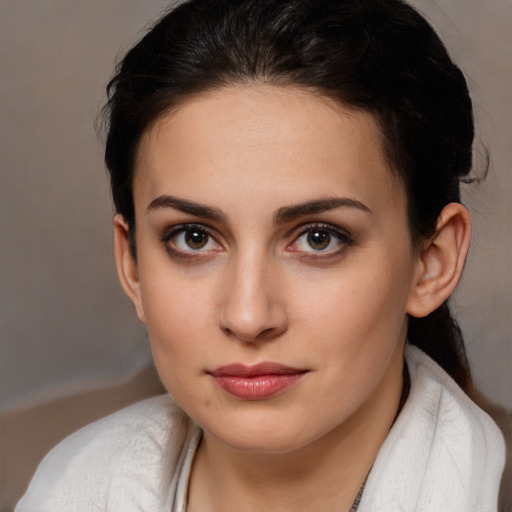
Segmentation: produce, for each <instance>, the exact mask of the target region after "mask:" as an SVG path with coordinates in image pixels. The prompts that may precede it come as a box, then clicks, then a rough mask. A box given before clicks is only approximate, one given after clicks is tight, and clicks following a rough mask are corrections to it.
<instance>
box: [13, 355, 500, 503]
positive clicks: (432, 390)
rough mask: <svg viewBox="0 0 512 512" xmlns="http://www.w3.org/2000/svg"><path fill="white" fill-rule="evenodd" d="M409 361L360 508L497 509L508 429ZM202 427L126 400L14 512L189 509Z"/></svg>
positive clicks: (160, 402)
mask: <svg viewBox="0 0 512 512" xmlns="http://www.w3.org/2000/svg"><path fill="white" fill-rule="evenodd" d="M406 361H407V365H408V369H409V373H410V377H411V387H410V392H409V397H408V399H407V401H406V403H405V405H404V407H403V409H402V411H401V413H400V415H399V417H398V418H397V420H396V422H395V423H394V425H393V427H392V429H391V430H390V432H389V434H388V436H387V438H386V440H385V442H384V444H383V445H382V447H381V449H380V451H379V454H378V456H377V458H376V460H375V462H374V464H373V467H372V470H371V472H370V474H369V476H368V480H367V482H366V487H365V490H364V493H363V497H362V500H361V503H360V505H359V509H358V510H359V511H360V512H412V511H414V512H496V510H497V497H498V490H499V485H500V480H501V475H502V472H503V468H504V463H505V443H504V440H503V436H502V434H501V432H500V431H499V429H498V427H497V426H496V424H495V423H494V421H493V420H492V419H491V418H490V417H489V416H487V414H486V413H485V412H483V411H482V410H481V409H479V408H478V407H477V406H476V405H475V404H474V403H473V402H472V401H471V400H470V399H469V398H468V397H467V396H466V395H465V394H464V393H463V391H462V390H461V389H460V388H459V387H458V386H457V385H456V384H455V382H454V381H453V380H452V379H451V378H450V377H449V376H448V375H447V374H446V373H445V372H444V371H443V370H442V369H441V368H440V367H439V366H438V365H437V364H436V363H435V362H434V361H432V359H430V358H429V357H428V356H427V355H426V354H424V353H423V352H421V351H420V350H418V349H417V348H415V347H410V346H409V347H407V349H406ZM199 435H200V432H199V429H198V427H196V426H195V425H193V423H192V422H191V421H190V420H189V419H188V418H187V417H186V415H185V414H184V413H183V411H181V409H180V408H179V407H178V406H177V405H176V404H175V403H174V402H173V400H172V399H171V398H170V397H169V396H167V395H162V396H158V397H155V398H150V399H148V400H144V401H143V402H139V403H138V404H135V405H133V406H130V407H127V408H126V409H123V410H121V411H119V412H117V413H114V414H112V415H110V416H108V417H106V418H103V419H101V420H99V421H97V422H95V423H93V424H91V425H89V426H87V427H85V428H83V429H82V430H80V431H78V432H76V433H75V434H73V435H71V436H70V437H68V438H67V439H65V440H64V441H63V442H62V443H60V444H59V445H58V446H57V447H55V448H54V449H53V450H52V451H51V452H50V453H49V454H48V455H47V456H46V458H45V459H44V460H43V462H42V463H41V465H40V466H39V469H38V470H37V472H36V474H35V476H34V478H33V480H32V482H31V484H30V486H29V489H28V491H27V493H26V495H25V496H24V497H23V498H22V500H21V501H20V502H19V503H18V505H17V507H16V509H15V512H141V511H143V512H164V511H165V512H185V507H186V490H187V485H188V479H189V474H190V466H191V463H192V460H193V456H194V453H195V449H196V446H197V440H198V439H199ZM340 485H341V484H340Z"/></svg>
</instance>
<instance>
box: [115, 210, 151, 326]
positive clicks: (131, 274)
mask: <svg viewBox="0 0 512 512" xmlns="http://www.w3.org/2000/svg"><path fill="white" fill-rule="evenodd" d="M130 242H131V240H130V229H129V227H128V223H127V222H126V221H125V220H124V217H123V216H122V215H120V214H118V215H116V216H115V217H114V256H115V261H116V268H117V276H118V277H119V281H120V282H121V286H122V287H123V290H124V291H125V293H126V295H128V297H129V298H130V300H131V301H132V302H133V305H134V306H135V310H136V311H137V315H138V317H139V319H140V321H141V322H144V323H145V322H146V318H145V315H144V309H143V307H142V301H141V293H140V281H139V271H138V268H137V262H136V261H135V258H134V256H133V254H132V249H131V243H130Z"/></svg>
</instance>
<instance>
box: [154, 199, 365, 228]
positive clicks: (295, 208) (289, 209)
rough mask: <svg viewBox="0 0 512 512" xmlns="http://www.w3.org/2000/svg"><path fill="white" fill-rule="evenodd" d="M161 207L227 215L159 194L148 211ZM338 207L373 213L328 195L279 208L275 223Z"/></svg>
mask: <svg viewBox="0 0 512 512" xmlns="http://www.w3.org/2000/svg"><path fill="white" fill-rule="evenodd" d="M160 208H173V209H174V210H178V211H180V212H183V213H188V214H190V215H194V216H196V217H203V218H206V219H212V220H216V221H221V222H226V221H227V216H226V214H225V213H223V212H222V210H219V209H218V208H214V207H212V206H207V205H205V204H201V203H196V202H195V201H188V200H186V199H180V198H178V197H174V196H170V195H162V196H159V197H157V198H155V199H153V201H151V203H149V205H148V208H147V209H148V211H152V210H158V209H160ZM336 208H355V209H357V210H361V211H363V212H366V213H370V214H371V213H372V212H371V210H370V208H368V206H366V205H365V204H364V203H362V202H361V201H358V200H357V199H352V198H349V197H327V198H322V199H314V200H312V201H307V202H305V203H299V204H295V205H291V206H283V207H282V208H279V210H277V212H276V213H275V215H274V223H275V224H284V223H286V222H291V221H292V220H294V219H297V218H299V217H305V216H306V215H312V214H315V213H322V212H327V211H329V210H334V209H336Z"/></svg>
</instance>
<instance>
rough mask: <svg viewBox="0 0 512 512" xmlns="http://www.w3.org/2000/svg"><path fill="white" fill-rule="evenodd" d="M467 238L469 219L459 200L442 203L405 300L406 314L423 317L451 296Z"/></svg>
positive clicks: (468, 236) (467, 245) (466, 251)
mask: <svg viewBox="0 0 512 512" xmlns="http://www.w3.org/2000/svg"><path fill="white" fill-rule="evenodd" d="M470 240H471V219H470V217H469V213H468V211H467V210H466V208H465V207H464V206H463V205H462V204H460V203H450V204H448V205H447V206H445V207H444V208H443V210H442V212H441V214H440V215H439V218H438V220H437V227H436V232H435V234H434V236H433V237H432V238H431V239H430V240H428V241H427V243H426V245H425V248H424V249H423V251H422V253H421V255H420V257H419V260H418V269H417V275H416V276H415V279H414V282H413V288H412V290H411V294H410V296H409V300H408V303H407V313H409V314H410V315H412V316H415V317H424V316H427V315H429V314H430V313H432V312H433V311H434V310H435V309H437V308H438V307H439V306H440V305H441V304H442V303H443V302H444V301H445V300H446V299H448V297H449V296H450V295H451V293H452V292H453V290H454V289H455V286H456V285H457V283H458V282H459V279H460V276H461V275H462V270H463V268H464V263H465V261H466V256H467V253H468V250H469V243H470Z"/></svg>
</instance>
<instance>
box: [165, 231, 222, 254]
mask: <svg viewBox="0 0 512 512" xmlns="http://www.w3.org/2000/svg"><path fill="white" fill-rule="evenodd" d="M163 242H164V244H165V246H166V248H167V249H168V250H169V251H171V252H175V253H176V252H178V253H188V254H190V255H192V254H194V253H197V254H199V253H203V252H210V251H219V250H222V246H221V245H220V244H219V243H217V241H216V240H215V238H214V237H213V236H212V235H211V233H210V232H209V230H208V229H207V228H206V227H205V226H196V225H185V226H179V227H176V228H175V229H173V230H172V231H171V232H170V233H168V234H167V235H166V236H165V237H164V239H163Z"/></svg>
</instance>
